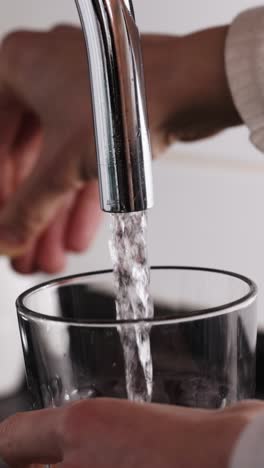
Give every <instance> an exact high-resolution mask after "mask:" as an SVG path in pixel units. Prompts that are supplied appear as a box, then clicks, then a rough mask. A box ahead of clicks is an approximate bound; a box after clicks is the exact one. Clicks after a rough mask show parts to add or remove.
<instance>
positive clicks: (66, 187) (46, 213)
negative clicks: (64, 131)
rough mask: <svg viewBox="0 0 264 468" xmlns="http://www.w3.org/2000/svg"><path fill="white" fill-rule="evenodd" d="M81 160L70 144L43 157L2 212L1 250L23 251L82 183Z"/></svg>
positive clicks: (11, 253) (6, 252)
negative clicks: (53, 154)
mask: <svg viewBox="0 0 264 468" xmlns="http://www.w3.org/2000/svg"><path fill="white" fill-rule="evenodd" d="M79 160H80V158H78V157H77V158H75V157H74V156H73V153H72V151H71V149H70V148H69V149H68V151H67V152H66V151H65V152H64V151H63V152H61V153H60V154H59V155H57V156H55V157H53V158H45V160H44V158H42V157H41V161H40V164H39V165H38V166H36V167H35V168H34V169H33V171H32V172H31V174H30V175H29V176H28V178H27V179H26V180H25V181H24V182H23V183H22V185H20V187H19V188H18V190H17V191H16V192H15V194H14V195H13V197H11V198H9V199H8V201H7V202H6V205H5V206H4V208H3V209H2V211H1V212H0V254H2V255H8V256H10V257H17V256H19V255H21V254H23V253H24V252H25V251H26V250H27V247H28V246H29V245H30V244H31V242H32V241H33V240H34V239H35V238H36V237H37V236H38V235H39V234H40V233H41V232H42V231H43V230H44V229H45V228H46V227H47V226H48V224H49V222H50V221H51V220H52V219H53V218H54V216H55V214H56V212H58V210H59V209H60V207H61V206H63V203H64V200H65V198H66V195H67V194H68V193H69V192H72V191H73V190H77V189H79V188H80V187H82V185H83V184H84V182H83V181H82V179H81V176H82V174H81V169H80V162H79Z"/></svg>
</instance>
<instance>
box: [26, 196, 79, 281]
mask: <svg viewBox="0 0 264 468" xmlns="http://www.w3.org/2000/svg"><path fill="white" fill-rule="evenodd" d="M73 203H74V194H69V195H68V196H67V197H66V199H65V201H64V203H63V208H62V209H61V210H60V212H59V213H58V215H57V216H56V219H55V220H54V221H53V222H52V224H51V225H50V227H49V228H48V230H47V231H46V232H45V233H44V234H43V235H42V236H41V238H40V240H39V242H38V247H37V252H36V260H35V261H36V264H37V266H38V269H39V270H41V271H44V272H45V273H49V274H53V273H57V272H60V271H62V270H63V269H64V267H65V264H66V249H65V245H64V238H65V231H66V226H67V223H68V218H69V213H70V212H71V208H72V205H73Z"/></svg>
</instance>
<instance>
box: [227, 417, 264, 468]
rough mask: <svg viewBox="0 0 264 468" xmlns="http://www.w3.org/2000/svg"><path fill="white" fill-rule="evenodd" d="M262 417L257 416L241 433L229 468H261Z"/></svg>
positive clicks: (263, 463) (263, 460)
mask: <svg viewBox="0 0 264 468" xmlns="http://www.w3.org/2000/svg"><path fill="white" fill-rule="evenodd" d="M263 441H264V416H263V413H262V414H261V415H260V416H258V417H257V418H256V419H255V420H254V421H253V422H252V423H251V424H249V425H248V426H247V427H246V429H245V430H244V431H243V432H242V434H241V436H240V438H239V440H238V442H237V444H236V446H235V449H234V452H233V455H232V458H231V462H230V468H263V466H264V443H263Z"/></svg>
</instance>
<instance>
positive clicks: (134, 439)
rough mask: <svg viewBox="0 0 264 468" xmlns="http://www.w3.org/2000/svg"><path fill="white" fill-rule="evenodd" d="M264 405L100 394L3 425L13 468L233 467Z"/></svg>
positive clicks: (1, 443) (4, 447)
mask: <svg viewBox="0 0 264 468" xmlns="http://www.w3.org/2000/svg"><path fill="white" fill-rule="evenodd" d="M259 411H264V405H263V403H260V402H254V401H252V402H245V403H242V404H240V405H238V406H236V407H234V408H231V409H227V410H224V411H223V410H221V411H204V410H192V409H184V408H177V407H173V406H165V405H164V406H162V405H147V404H146V405H142V404H135V403H131V402H128V401H119V400H107V399H98V400H90V401H82V402H78V403H74V404H72V405H69V406H65V407H64V408H60V409H48V410H42V411H37V412H32V413H24V414H23V413H22V414H17V415H15V416H13V417H11V418H9V419H7V420H6V421H4V422H3V423H2V424H1V425H0V456H1V457H2V458H3V459H4V460H5V461H6V462H7V463H8V465H9V466H10V467H12V468H18V467H21V466H28V465H34V466H35V465H38V464H54V465H56V466H57V467H58V468H89V467H91V468H123V467H124V466H125V467H126V468H134V467H136V466H140V467H141V468H149V467H152V468H164V467H166V468H175V467H177V468H212V466H213V467H214V468H228V464H229V460H230V456H231V454H232V451H233V448H234V445H235V443H236V441H237V439H238V437H239V435H240V433H241V432H242V431H243V429H244V428H245V427H246V425H247V424H248V423H249V422H251V420H252V419H253V418H254V417H255V416H256V415H257V414H258V413H259Z"/></svg>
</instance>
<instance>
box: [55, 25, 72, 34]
mask: <svg viewBox="0 0 264 468" xmlns="http://www.w3.org/2000/svg"><path fill="white" fill-rule="evenodd" d="M75 29H76V28H75V27H74V26H71V25H69V24H56V26H54V27H53V28H52V29H51V33H53V34H66V33H69V32H72V31H74V30H75Z"/></svg>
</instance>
